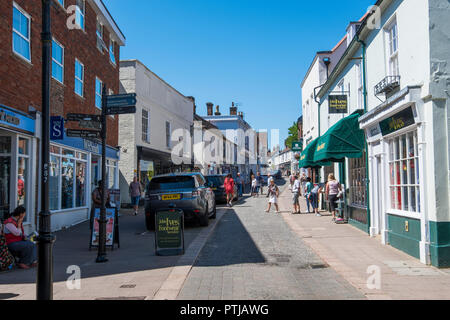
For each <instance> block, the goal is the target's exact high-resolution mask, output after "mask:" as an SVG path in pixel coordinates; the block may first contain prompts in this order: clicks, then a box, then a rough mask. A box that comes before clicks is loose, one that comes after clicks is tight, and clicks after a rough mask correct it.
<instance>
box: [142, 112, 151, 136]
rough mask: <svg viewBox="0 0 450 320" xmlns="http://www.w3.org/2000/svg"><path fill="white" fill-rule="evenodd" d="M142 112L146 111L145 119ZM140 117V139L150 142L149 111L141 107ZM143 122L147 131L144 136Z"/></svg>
mask: <svg viewBox="0 0 450 320" xmlns="http://www.w3.org/2000/svg"><path fill="white" fill-rule="evenodd" d="M144 112H146V113H147V118H146V119H145V117H144ZM141 119H142V141H143V142H147V143H150V111H149V110H147V109H142V118H141ZM144 120H146V121H145V122H144ZM144 123H146V125H147V130H146V131H147V132H146V135H145V136H144Z"/></svg>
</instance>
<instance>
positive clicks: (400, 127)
mask: <svg viewBox="0 0 450 320" xmlns="http://www.w3.org/2000/svg"><path fill="white" fill-rule="evenodd" d="M418 93H420V89H419V88H415V87H408V88H406V89H405V90H402V91H400V92H399V93H398V94H397V95H396V96H394V97H393V98H390V99H388V100H387V101H386V102H385V103H384V104H382V105H380V106H379V107H377V108H376V109H374V110H372V111H371V112H369V113H368V114H366V115H365V116H363V117H361V119H360V124H361V128H363V129H364V130H365V132H366V135H367V138H368V152H369V178H370V190H371V192H370V195H369V196H370V203H371V226H370V233H371V235H378V234H380V235H381V241H382V243H383V244H390V245H392V246H393V247H396V248H397V249H400V250H402V251H404V252H406V253H408V254H410V255H411V256H414V257H416V258H418V259H421V261H422V262H423V263H428V262H429V258H428V255H429V253H428V252H429V239H428V238H427V237H428V236H427V234H428V233H429V230H428V223H429V222H428V218H427V214H426V208H425V205H424V204H425V199H426V198H425V192H426V189H425V183H424V182H425V180H424V178H425V172H424V169H423V165H424V162H425V148H424V146H425V145H426V144H425V141H426V139H425V138H426V137H425V130H424V126H423V123H422V121H421V119H420V118H421V116H420V114H419V113H418V110H417V107H418V105H420V101H417V100H416V99H415V97H416V96H417V94H418Z"/></svg>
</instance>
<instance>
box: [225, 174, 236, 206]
mask: <svg viewBox="0 0 450 320" xmlns="http://www.w3.org/2000/svg"><path fill="white" fill-rule="evenodd" d="M223 186H224V187H225V193H226V194H227V206H228V207H230V208H231V207H232V206H233V198H234V180H233V177H232V176H231V173H229V174H228V175H227V177H226V178H225V182H224V183H223Z"/></svg>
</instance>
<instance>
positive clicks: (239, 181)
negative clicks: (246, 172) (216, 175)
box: [236, 172, 244, 197]
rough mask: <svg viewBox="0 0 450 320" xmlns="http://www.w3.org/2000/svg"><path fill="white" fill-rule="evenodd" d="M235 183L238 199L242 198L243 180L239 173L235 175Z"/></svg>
mask: <svg viewBox="0 0 450 320" xmlns="http://www.w3.org/2000/svg"><path fill="white" fill-rule="evenodd" d="M236 183H237V187H238V192H239V197H242V194H243V184H244V180H243V179H242V177H241V174H240V173H239V172H238V174H237V178H236Z"/></svg>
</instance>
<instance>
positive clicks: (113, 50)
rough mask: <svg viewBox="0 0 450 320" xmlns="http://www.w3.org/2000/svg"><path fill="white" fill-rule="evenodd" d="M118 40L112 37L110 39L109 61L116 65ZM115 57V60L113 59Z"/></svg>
mask: <svg viewBox="0 0 450 320" xmlns="http://www.w3.org/2000/svg"><path fill="white" fill-rule="evenodd" d="M111 48H112V52H111ZM115 49H116V42H115V41H114V40H112V39H109V50H108V51H109V61H111V63H112V64H113V65H114V66H115V65H116V61H117V60H116V52H115ZM113 59H114V60H113Z"/></svg>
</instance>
